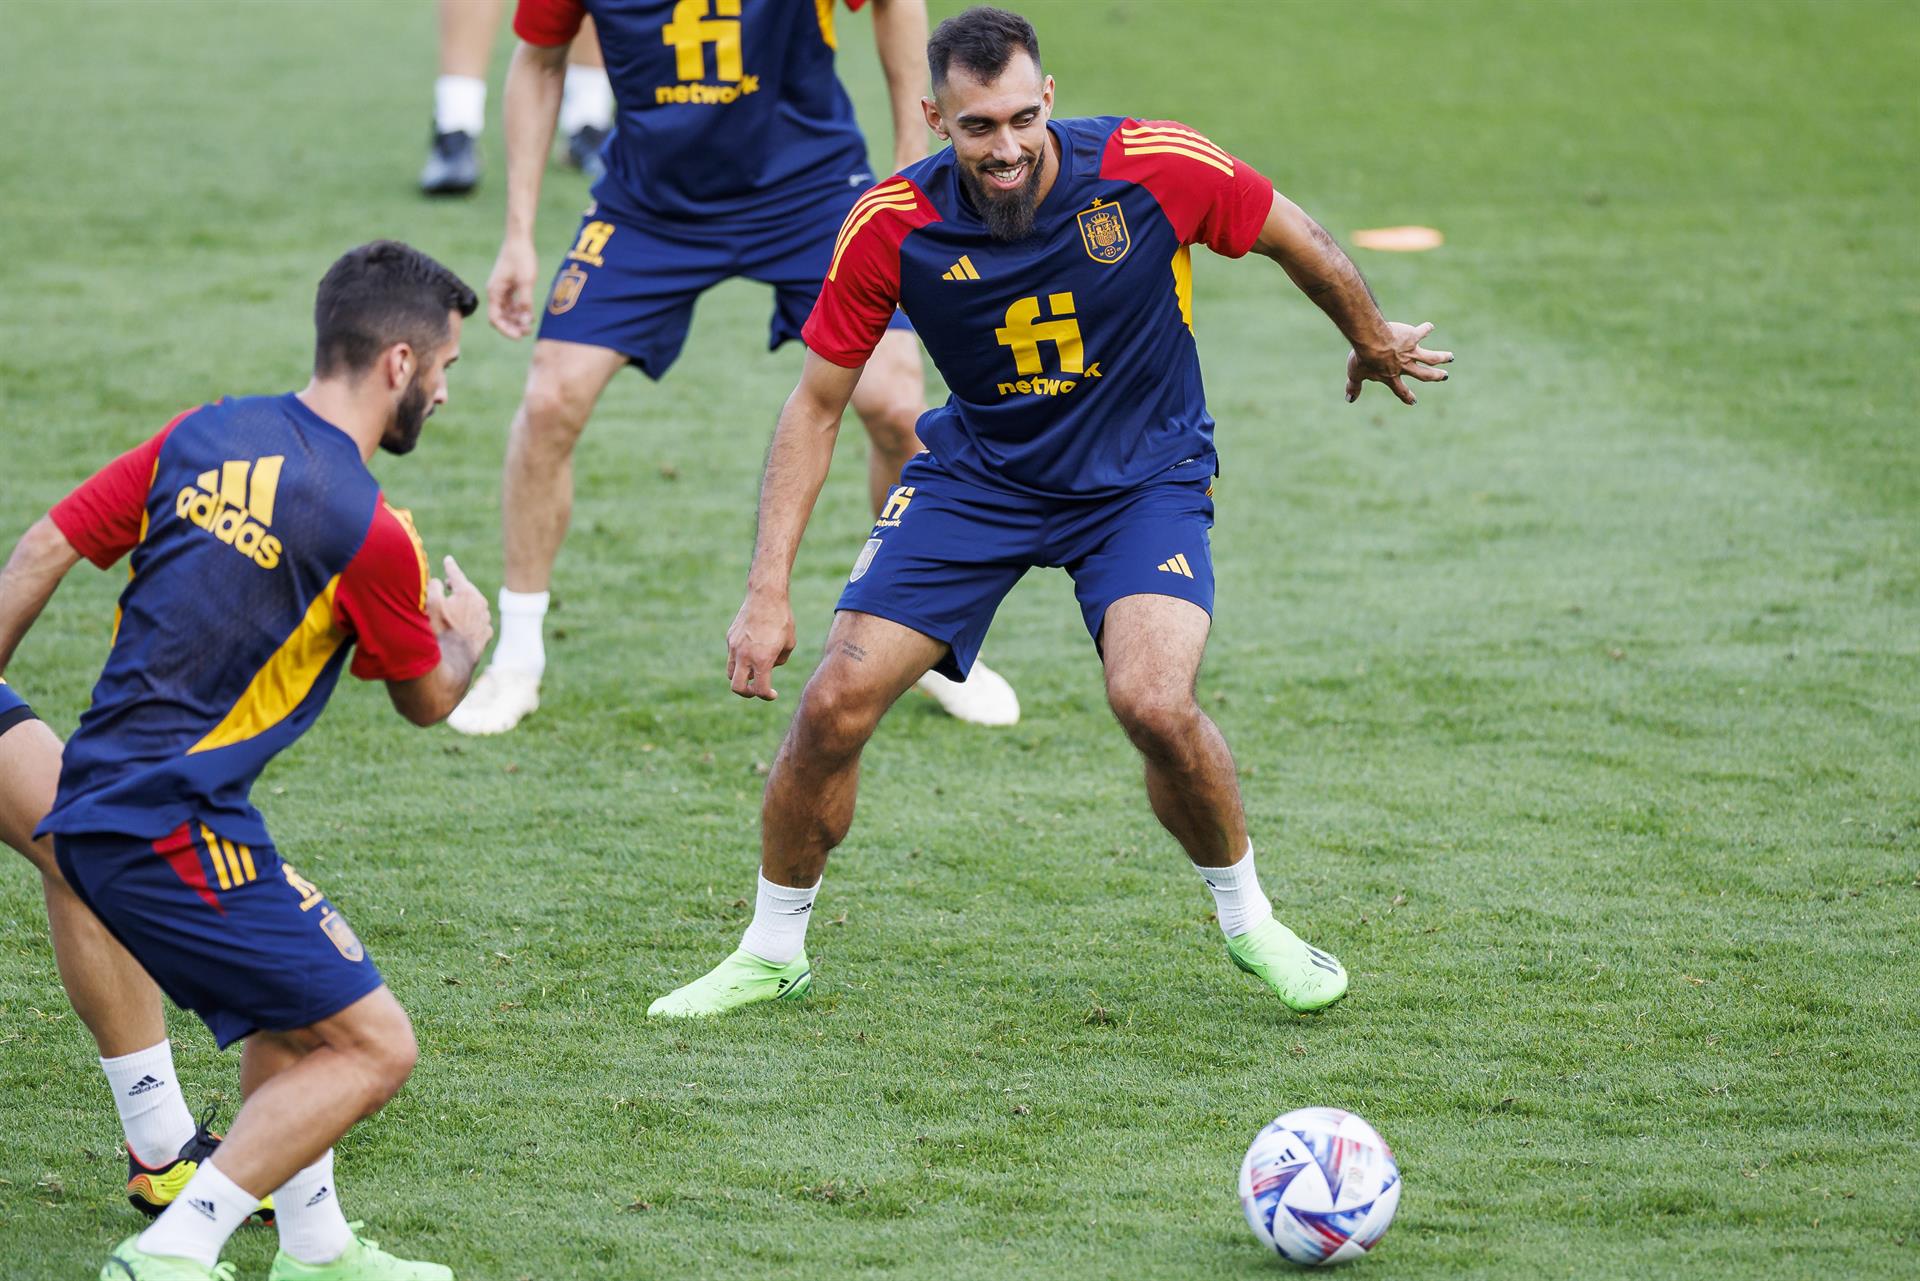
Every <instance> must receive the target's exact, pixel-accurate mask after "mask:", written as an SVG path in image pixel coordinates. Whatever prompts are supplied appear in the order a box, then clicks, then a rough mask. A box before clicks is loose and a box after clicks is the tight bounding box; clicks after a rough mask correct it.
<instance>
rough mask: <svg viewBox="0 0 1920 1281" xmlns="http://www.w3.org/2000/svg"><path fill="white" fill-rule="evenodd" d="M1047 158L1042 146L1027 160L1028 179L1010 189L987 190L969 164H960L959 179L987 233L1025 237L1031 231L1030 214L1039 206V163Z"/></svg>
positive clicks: (1032, 214) (993, 235)
mask: <svg viewBox="0 0 1920 1281" xmlns="http://www.w3.org/2000/svg"><path fill="white" fill-rule="evenodd" d="M1046 158H1047V153H1046V152H1045V151H1044V150H1043V151H1041V153H1040V155H1039V157H1038V158H1037V159H1035V160H1032V161H1029V162H1028V164H1027V180H1026V181H1025V182H1024V183H1022V184H1021V185H1020V186H1019V187H1017V188H1015V189H1014V190H1013V191H992V190H989V189H988V188H987V185H986V184H985V183H984V182H982V181H981V180H980V179H979V178H978V177H977V176H975V174H974V172H973V170H972V169H971V168H969V167H967V166H965V165H962V166H960V181H961V182H963V183H965V184H966V188H967V194H968V195H969V196H971V197H973V207H974V208H975V209H978V210H979V211H980V220H981V221H982V222H984V223H986V224H987V234H988V235H989V236H992V237H993V238H994V239H995V240H1025V239H1026V238H1027V237H1028V236H1030V235H1032V234H1033V216H1034V213H1035V211H1037V210H1038V209H1039V207H1040V167H1041V165H1042V164H1044V163H1045V162H1046Z"/></svg>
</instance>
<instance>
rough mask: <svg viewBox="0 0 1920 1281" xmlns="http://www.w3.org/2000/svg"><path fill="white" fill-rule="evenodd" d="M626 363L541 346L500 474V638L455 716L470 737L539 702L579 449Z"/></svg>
mask: <svg viewBox="0 0 1920 1281" xmlns="http://www.w3.org/2000/svg"><path fill="white" fill-rule="evenodd" d="M626 363H627V358H626V357H625V356H623V355H621V354H620V353H619V352H617V351H612V350H610V349H608V348H606V347H592V346H588V345H587V344H585V343H573V342H555V341H553V340H551V339H542V340H541V341H539V342H536V343H534V345H533V364H532V367H531V368H530V369H529V370H528V372H527V386H526V391H525V392H524V393H523V395H522V397H521V400H520V408H519V409H518V411H516V412H515V414H514V416H513V426H512V428H511V429H510V431H509V432H508V436H507V461H506V467H505V469H504V471H503V473H502V475H501V478H500V515H501V527H502V535H503V538H504V540H505V543H506V562H507V563H506V575H505V585H504V586H503V587H502V589H501V592H500V639H499V642H498V643H497V644H496V645H495V646H494V650H493V660H492V662H491V663H490V664H489V665H488V667H487V670H486V671H485V672H484V673H482V674H481V676H480V679H479V680H477V681H475V682H474V684H473V689H472V691H471V692H470V693H469V694H468V695H467V697H466V699H465V700H464V701H463V702H462V703H461V704H460V706H459V707H457V708H455V709H454V713H453V715H451V716H449V717H448V718H447V724H449V725H451V726H453V728H454V729H456V730H459V731H460V732H461V733H462V734H504V733H506V732H507V731H508V730H510V729H512V728H513V727H514V726H515V725H518V724H519V723H520V722H521V720H522V719H523V718H525V717H526V715H527V714H528V713H529V712H531V711H533V710H534V709H535V708H537V707H538V706H539V705H540V677H541V675H542V673H544V672H545V670H546V665H547V657H546V645H545V642H544V640H543V638H542V629H543V628H544V626H545V622H546V614H547V601H548V588H549V587H550V586H551V584H552V582H553V565H554V561H555V560H557V559H558V558H559V555H560V544H561V543H562V542H564V541H565V540H566V537H567V526H568V524H569V522H570V521H571V520H572V518H573V450H574V446H575V445H577V444H578V443H579V441H580V433H581V432H582V431H584V430H585V429H586V426H587V419H588V418H589V417H591V416H592V414H593V407H594V405H595V404H597V403H598V402H599V400H600V393H601V392H603V391H605V390H606V386H607V383H608V382H610V381H611V380H612V378H613V376H614V375H615V374H616V373H618V372H619V371H620V367H621V366H622V365H624V364H626Z"/></svg>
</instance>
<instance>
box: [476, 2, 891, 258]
mask: <svg viewBox="0 0 1920 1281" xmlns="http://www.w3.org/2000/svg"><path fill="white" fill-rule="evenodd" d="M863 2H864V0H849V3H848V7H849V8H858V7H859V6H860V4H861V3H863ZM587 15H591V16H592V18H593V22H594V29H595V30H596V31H597V32H598V33H599V37H600V50H601V52H602V53H603V54H604V55H605V56H606V63H607V78H608V79H609V80H610V81H611V82H612V84H613V96H614V99H615V101H616V102H617V103H618V115H617V117H616V120H615V125H614V136H613V138H612V139H611V141H609V143H608V144H607V153H606V157H607V176H606V177H605V178H603V179H601V180H600V182H599V183H598V184H597V185H596V186H595V187H594V189H593V198H594V201H595V203H596V204H597V205H598V206H599V208H600V209H602V210H604V211H605V212H607V213H609V214H611V215H612V216H613V217H614V218H615V220H616V221H648V220H651V221H654V222H660V221H663V220H673V221H674V222H676V223H678V224H681V226H680V229H681V230H682V231H684V232H689V233H692V234H698V232H699V230H700V224H701V223H702V222H706V221H719V222H723V223H734V224H737V223H739V222H742V221H745V222H748V223H753V222H760V221H774V220H778V219H780V218H782V217H790V216H792V215H793V213H794V212H795V211H796V210H802V209H805V208H807V207H808V205H809V203H810V202H813V201H817V200H819V199H822V198H824V197H825V196H827V195H829V194H831V193H835V192H845V191H847V190H848V188H849V187H850V186H851V187H855V188H858V187H865V186H867V185H868V184H869V183H871V182H872V181H873V172H872V170H871V169H870V168H869V166H868V164H867V142H866V139H865V138H864V137H862V136H861V133H860V126H859V125H858V124H857V123H856V122H855V120H854V115H853V103H852V102H851V101H850V100H849V99H848V98H847V93H846V90H845V89H843V88H841V86H840V81H839V78H838V77H837V76H835V75H834V70H833V53H834V47H835V45H836V43H837V38H836V36H835V34H834V27H833V18H834V6H833V0H520V4H519V8H518V9H517V10H516V11H515V13H514V19H513V29H514V31H515V32H516V33H518V35H519V36H520V38H521V39H522V40H525V41H526V42H527V43H528V44H534V45H542V46H547V47H552V46H554V45H561V44H565V43H567V42H568V41H569V40H571V39H573V37H574V34H575V33H576V32H577V31H579V29H580V23H581V19H582V18H583V17H585V16H587Z"/></svg>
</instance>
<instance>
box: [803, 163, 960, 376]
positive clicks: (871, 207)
mask: <svg viewBox="0 0 1920 1281" xmlns="http://www.w3.org/2000/svg"><path fill="white" fill-rule="evenodd" d="M938 221H940V215H939V213H938V212H937V211H936V210H935V209H934V207H933V202H932V201H930V200H928V199H927V198H926V196H925V195H924V194H923V193H922V192H921V190H920V188H918V187H916V186H914V185H913V183H912V181H910V180H909V179H906V178H889V179H887V180H886V181H885V182H883V183H881V184H880V185H879V186H877V187H875V188H873V189H872V190H871V191H869V192H867V194H866V195H864V196H862V197H860V199H859V200H858V201H856V202H855V203H854V206H853V208H852V210H850V211H849V212H848V214H847V220H846V221H845V222H844V223H842V224H841V226H840V235H839V238H838V239H836V240H835V241H834V242H833V260H832V261H831V262H830V263H829V264H828V265H827V278H826V280H824V281H823V282H821V285H820V297H819V298H818V299H817V300H815V302H814V304H813V314H812V315H810V316H808V317H807V323H806V324H805V326H803V327H802V328H801V330H800V340H801V341H802V342H804V343H806V344H807V347H808V348H809V349H810V350H812V351H814V352H817V353H818V354H819V355H820V356H822V357H824V358H825V359H827V360H831V361H832V362H833V363H834V364H836V365H839V366H841V367H842V368H844V369H858V368H859V367H860V366H861V365H864V364H866V363H867V357H869V356H871V355H873V349H874V347H876V346H877V345H878V344H879V342H880V335H882V334H884V333H885V332H886V331H887V323H888V322H889V321H891V320H892V319H893V312H894V308H896V307H898V306H899V305H900V244H901V242H902V241H904V240H905V239H906V238H907V237H908V236H909V235H911V234H912V233H913V232H915V231H918V230H919V229H920V228H922V227H924V226H926V225H927V224H928V223H930V222H938Z"/></svg>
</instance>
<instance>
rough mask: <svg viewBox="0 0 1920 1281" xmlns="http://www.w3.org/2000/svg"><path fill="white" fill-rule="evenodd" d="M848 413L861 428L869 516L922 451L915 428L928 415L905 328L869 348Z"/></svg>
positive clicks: (923, 383) (916, 349)
mask: <svg viewBox="0 0 1920 1281" xmlns="http://www.w3.org/2000/svg"><path fill="white" fill-rule="evenodd" d="M853 411H854V412H855V413H857V414H859V415H860V421H861V423H862V424H864V425H865V426H866V429H867V441H868V443H869V444H870V446H871V448H870V449H869V451H868V453H867V495H868V497H869V498H870V499H871V500H872V503H873V512H874V515H876V516H877V515H879V514H880V508H881V507H882V506H884V505H885V504H886V501H887V494H888V492H889V491H890V490H892V489H893V487H894V486H895V485H897V484H899V483H900V469H901V468H902V467H905V466H906V465H907V460H908V459H909V458H912V457H913V456H914V455H915V454H917V453H919V452H920V451H921V450H922V449H924V448H925V446H923V445H922V444H921V443H920V438H919V437H918V436H916V435H914V431H913V428H914V424H915V423H917V422H919V421H920V415H921V414H924V413H925V412H926V411H927V380H926V375H925V373H924V372H923V371H922V369H921V367H920V340H919V339H918V338H916V337H914V335H913V331H912V330H910V329H889V330H887V332H886V333H885V334H883V335H881V338H880V345H879V346H877V347H875V348H874V349H873V355H872V357H871V358H869V359H868V361H867V367H866V369H865V370H864V371H862V373H861V375H860V381H859V382H858V383H857V384H856V385H855V386H854V389H853Z"/></svg>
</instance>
